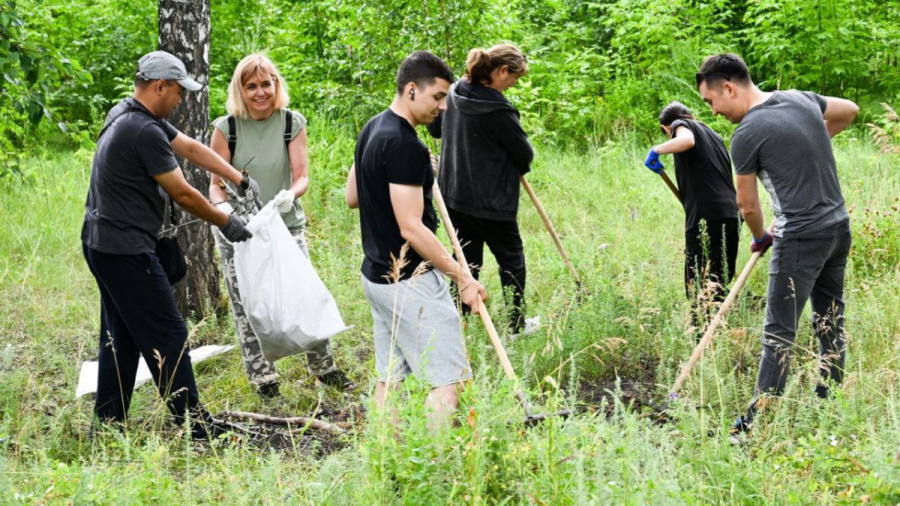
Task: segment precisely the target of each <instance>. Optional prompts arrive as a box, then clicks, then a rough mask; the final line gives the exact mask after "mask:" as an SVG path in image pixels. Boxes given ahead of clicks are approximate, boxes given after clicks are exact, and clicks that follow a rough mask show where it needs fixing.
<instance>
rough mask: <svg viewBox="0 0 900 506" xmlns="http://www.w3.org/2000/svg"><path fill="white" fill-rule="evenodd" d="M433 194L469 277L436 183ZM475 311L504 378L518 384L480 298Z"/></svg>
mask: <svg viewBox="0 0 900 506" xmlns="http://www.w3.org/2000/svg"><path fill="white" fill-rule="evenodd" d="M433 193H434V200H435V202H437V205H438V210H439V211H440V213H441V221H443V222H444V228H446V229H447V235H449V236H450V242H451V243H452V244H453V251H454V252H456V259H457V261H458V263H459V267H460V269H462V271H463V272H464V273H466V274H469V275H471V274H472V272H471V270H470V269H469V264H468V263H467V262H466V256H465V255H464V254H463V251H462V246H461V245H460V244H459V237H458V236H457V235H456V229H454V228H453V223H452V222H451V221H450V214H449V213H448V212H447V205H446V204H445V203H444V197H443V195H441V189H440V188H439V187H438V184H437V181H435V182H434V187H433ZM477 309H478V315H479V316H481V321H482V322H484V327H485V328H486V329H487V332H488V336H490V338H491V344H492V345H494V350H496V351H497V356H498V357H499V358H500V364H501V365H502V366H503V371H504V372H506V376H507V377H508V378H509V379H511V380H513V381H516V382H517V384H518V378H517V377H516V372H515V371H514V370H513V367H512V364H511V363H510V361H509V357H508V356H507V355H506V350H505V349H504V348H503V343H501V342H500V336H499V335H498V334H497V328H496V327H494V322H493V320H491V315H490V313H489V312H488V310H487V306H485V305H484V300H481V298H480V297H479V300H478V308H477Z"/></svg>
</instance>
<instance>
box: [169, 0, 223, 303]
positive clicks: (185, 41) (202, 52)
mask: <svg viewBox="0 0 900 506" xmlns="http://www.w3.org/2000/svg"><path fill="white" fill-rule="evenodd" d="M159 49H160V50H162V51H167V52H169V53H172V54H174V55H175V56H177V57H178V58H180V59H181V61H183V62H184V65H185V67H187V71H188V75H190V76H191V77H192V78H194V80H196V81H197V82H199V83H200V84H203V85H204V87H203V89H201V90H200V91H185V92H184V98H183V101H182V103H181V105H180V106H178V108H177V109H175V112H174V113H173V114H172V118H171V122H172V124H173V125H174V126H175V127H176V128H178V130H180V131H181V132H182V133H184V134H185V135H187V136H188V137H191V138H193V139H196V140H197V141H199V142H201V143H203V144H206V145H208V144H209V137H210V132H209V90H208V88H207V87H206V85H207V84H209V0H159ZM178 163H179V165H181V168H182V170H183V171H184V177H185V179H187V181H188V183H190V185H191V186H193V187H194V188H197V189H198V190H200V193H202V194H204V195H206V194H207V193H208V191H209V190H208V188H209V173H208V172H206V171H205V170H203V169H201V168H200V167H197V166H196V165H194V164H192V163H190V162H188V161H187V160H184V159H181V158H179V160H178ZM177 219H178V223H179V224H181V223H187V222H189V221H193V220H195V218H194V217H193V216H192V215H190V214H188V213H186V212H184V211H183V210H182V209H180V208H177ZM209 227H210V226H209V224H208V223H206V222H205V221H196V222H194V223H191V224H189V225H185V226H183V227H181V228H179V229H178V240H179V242H180V243H181V248H182V249H183V250H184V253H185V255H186V256H187V258H188V274H187V276H185V278H184V280H183V281H181V282H179V283H178V284H176V285H175V287H174V290H175V298H176V300H177V301H178V307H179V309H181V314H182V315H184V316H186V317H188V316H190V317H193V318H195V319H202V318H204V317H205V316H207V315H208V314H210V313H211V312H212V311H214V310H215V302H216V301H218V299H219V270H218V268H217V266H216V259H215V253H214V241H213V238H212V233H211V232H210V228H209Z"/></svg>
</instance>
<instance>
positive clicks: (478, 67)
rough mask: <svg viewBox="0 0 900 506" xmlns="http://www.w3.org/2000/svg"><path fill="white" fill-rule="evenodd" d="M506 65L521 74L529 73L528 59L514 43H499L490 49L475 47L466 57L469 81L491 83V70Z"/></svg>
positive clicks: (514, 72)
mask: <svg viewBox="0 0 900 506" xmlns="http://www.w3.org/2000/svg"><path fill="white" fill-rule="evenodd" d="M504 65H506V66H507V67H509V71H510V72H512V73H513V74H518V75H519V76H524V75H525V74H527V73H528V60H527V59H526V58H525V55H524V54H522V51H519V48H517V47H516V46H514V45H512V44H497V45H496V46H493V47H491V48H490V49H478V48H476V49H473V50H471V51H469V57H468V58H466V75H468V76H469V82H473V83H485V84H491V72H493V71H494V70H495V69H498V68H500V67H502V66H504Z"/></svg>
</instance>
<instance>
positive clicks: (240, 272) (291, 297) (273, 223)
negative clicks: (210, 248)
mask: <svg viewBox="0 0 900 506" xmlns="http://www.w3.org/2000/svg"><path fill="white" fill-rule="evenodd" d="M247 229H248V230H250V232H252V233H253V238H251V239H249V240H247V241H244V242H238V243H234V270H235V274H236V275H237V281H238V286H239V287H240V292H241V302H242V303H243V305H244V312H245V313H246V314H247V317H248V319H249V320H250V327H252V328H253V332H254V333H255V334H256V337H257V338H258V339H259V344H260V348H261V349H262V353H263V356H264V357H265V358H266V360H269V361H270V362H274V361H276V360H278V359H280V358H284V357H287V356H290V355H296V354H297V353H302V352H305V351H307V350H309V349H310V348H312V347H313V346H315V345H317V344H319V343H321V342H322V341H324V340H326V339H328V338H330V337H331V336H333V335H335V334H337V333H339V332H342V331H344V330H347V329H348V328H349V327H347V326H346V325H344V321H343V319H341V314H340V312H339V311H338V308H337V304H336V303H335V301H334V298H333V297H332V296H331V293H330V292H329V291H328V289H327V288H325V284H324V283H322V280H321V279H319V275H318V274H316V271H315V269H313V266H312V263H310V261H309V259H308V258H307V257H306V255H304V254H303V251H301V250H300V247H299V246H297V243H296V242H294V239H293V237H291V233H290V232H289V231H288V229H287V227H286V226H285V224H284V222H283V221H282V220H281V215H280V214H279V213H278V208H277V207H276V202H275V201H272V202H269V203H268V204H266V205H265V206H264V207H263V208H262V209H261V210H260V211H259V212H258V213H257V214H256V215H255V216H253V217H252V218H251V219H250V222H249V223H248V224H247Z"/></svg>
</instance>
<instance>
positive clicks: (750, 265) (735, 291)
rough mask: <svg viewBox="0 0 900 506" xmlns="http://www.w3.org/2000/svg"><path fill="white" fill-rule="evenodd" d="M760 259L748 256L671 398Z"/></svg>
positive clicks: (756, 254)
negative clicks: (745, 263)
mask: <svg viewBox="0 0 900 506" xmlns="http://www.w3.org/2000/svg"><path fill="white" fill-rule="evenodd" d="M774 229H775V224H774V223H773V224H772V226H771V227H769V233H772V230H774ZM760 257H762V252H760V251H757V252H756V253H754V254H753V255H751V256H750V260H748V261H747V265H745V266H744V270H743V271H741V275H740V276H739V277H738V279H737V281H735V283H734V285H732V286H731V291H729V292H728V297H726V298H725V302H723V303H722V305H721V306H720V307H719V311H718V312H717V313H716V316H715V317H714V318H713V320H712V321H711V322H709V327H707V328H706V332H705V333H704V334H703V338H702V339H700V342H699V343H698V344H697V347H696V348H694V352H693V353H691V358H690V359H688V362H687V364H684V367H683V368H682V369H681V374H679V375H678V379H676V380H675V384H674V385H673V386H672V390H671V391H670V392H671V393H670V395H671V396H673V397H674V396H675V395H676V394H677V393H678V391H679V390H681V387H683V386H684V382H685V381H686V380H687V378H688V376H689V375H690V374H691V370H692V369H693V368H694V366H695V365H696V364H697V361H699V360H700V357H701V356H702V355H703V350H705V349H706V347H707V346H709V343H710V341H712V338H713V336H714V335H715V333H716V329H717V328H718V327H719V325H720V324H721V323H722V321H723V320H724V319H725V314H726V313H727V312H728V310H729V309H731V305H732V304H733V303H734V301H735V299H737V296H738V295H740V293H741V290H742V289H743V288H744V285H745V284H746V283H747V279H748V278H749V277H750V273H751V272H753V268H754V267H756V262H758V261H759V259H760Z"/></svg>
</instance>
